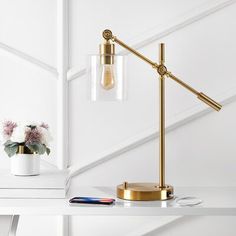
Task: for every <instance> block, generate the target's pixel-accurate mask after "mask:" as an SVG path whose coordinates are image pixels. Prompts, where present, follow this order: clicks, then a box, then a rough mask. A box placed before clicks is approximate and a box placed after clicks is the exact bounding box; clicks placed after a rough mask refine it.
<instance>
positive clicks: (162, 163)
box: [159, 43, 165, 188]
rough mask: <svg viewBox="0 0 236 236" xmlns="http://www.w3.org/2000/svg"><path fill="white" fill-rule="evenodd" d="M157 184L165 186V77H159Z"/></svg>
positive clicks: (160, 56)
mask: <svg viewBox="0 0 236 236" xmlns="http://www.w3.org/2000/svg"><path fill="white" fill-rule="evenodd" d="M164 46H165V45H164V44H163V43H162V44H160V55H159V62H160V65H161V66H164V65H163V63H164V61H165V55H164V50H165V49H164ZM159 186H160V187H161V188H163V187H165V78H164V76H162V75H161V76H160V78H159Z"/></svg>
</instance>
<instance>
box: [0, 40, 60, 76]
mask: <svg viewBox="0 0 236 236" xmlns="http://www.w3.org/2000/svg"><path fill="white" fill-rule="evenodd" d="M0 49H1V50H4V51H5V52H7V53H9V54H10V55H12V56H15V57H17V58H19V59H20V60H22V61H23V62H25V63H30V64H33V65H34V66H37V67H39V68H40V69H43V70H46V71H48V72H50V73H52V74H53V75H54V76H57V69H56V68H54V67H53V66H50V65H48V64H46V63H44V62H42V61H40V60H38V59H36V58H34V57H32V56H30V55H28V54H26V53H24V52H21V51H19V50H17V49H15V48H12V47H10V46H8V45H6V44H4V43H0Z"/></svg>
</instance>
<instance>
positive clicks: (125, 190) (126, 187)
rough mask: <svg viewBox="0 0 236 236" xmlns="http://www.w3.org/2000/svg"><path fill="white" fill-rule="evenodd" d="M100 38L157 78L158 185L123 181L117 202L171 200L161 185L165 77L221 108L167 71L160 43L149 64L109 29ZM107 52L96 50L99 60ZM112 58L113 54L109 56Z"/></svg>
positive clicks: (167, 189)
mask: <svg viewBox="0 0 236 236" xmlns="http://www.w3.org/2000/svg"><path fill="white" fill-rule="evenodd" d="M103 37H104V39H105V40H106V42H107V44H110V41H113V42H116V43H118V44H119V45H120V46H122V47H123V48H125V49H127V50H128V51H130V52H131V53H133V54H134V55H136V56H137V57H139V58H140V59H142V60H143V61H145V62H147V63H148V64H150V65H151V66H152V67H153V68H154V69H155V70H156V71H157V72H158V74H159V75H160V79H159V110H160V111H159V126H160V127H159V132H160V138H159V149H160V150H159V184H157V183H127V182H124V183H123V184H121V185H118V186H117V196H118V197H119V198H121V199H126V200H134V201H150V200H167V199H170V198H172V197H173V192H174V190H173V187H172V186H170V185H166V184H165V76H167V77H169V78H171V79H172V80H174V81H175V82H177V83H178V84H180V85H181V86H183V87H184V88H186V89H188V90H189V91H190V92H192V93H193V94H195V95H196V96H197V97H198V98H199V99H200V100H202V101H203V102H204V103H206V104H207V105H209V106H210V107H212V108H214V109H215V110H217V111H219V110H220V109H221V107H222V106H221V105H220V104H219V103H217V102H216V101H214V100H212V99H211V98H209V97H208V96H206V95H205V94H204V93H202V92H198V91H197V90H195V89H194V88H192V87H191V86H189V85H188V84H186V83H185V82H183V81H182V80H180V79H179V78H177V77H176V76H174V75H173V74H172V73H171V72H169V71H168V70H167V68H166V66H165V65H164V63H165V45H164V44H163V43H161V44H160V49H159V64H157V63H156V62H153V61H151V60H150V59H148V58H147V57H145V56H144V55H142V54H141V53H139V52H137V51H136V50H134V49H133V48H131V47H129V46H128V45H127V44H125V43H124V42H122V41H121V40H119V39H118V38H117V37H116V36H114V35H113V34H112V32H111V31H110V30H105V31H104V32H103ZM109 50H110V54H111V52H113V49H111V47H110V46H108V45H106V44H105V46H101V47H100V53H101V57H104V55H105V54H106V53H104V52H108V51H109ZM112 55H113V54H112ZM102 60H103V63H108V64H109V63H111V61H112V60H110V61H109V59H106V58H104V59H102Z"/></svg>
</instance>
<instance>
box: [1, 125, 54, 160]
mask: <svg viewBox="0 0 236 236" xmlns="http://www.w3.org/2000/svg"><path fill="white" fill-rule="evenodd" d="M2 136H3V139H4V144H3V145H4V151H5V152H6V153H7V155H8V156H9V157H12V156H14V155H15V154H17V151H18V148H19V146H24V147H25V148H26V149H27V150H28V151H29V153H30V152H31V153H37V154H39V155H42V154H44V153H47V155H49V154H50V148H49V147H48V144H49V142H50V141H51V140H52V138H51V134H50V131H49V126H48V125H47V124H45V123H41V124H34V123H31V124H27V125H22V124H17V123H15V122H13V121H5V122H3V127H2Z"/></svg>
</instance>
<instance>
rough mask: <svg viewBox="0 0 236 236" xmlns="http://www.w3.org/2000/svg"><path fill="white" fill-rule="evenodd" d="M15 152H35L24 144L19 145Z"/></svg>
mask: <svg viewBox="0 0 236 236" xmlns="http://www.w3.org/2000/svg"><path fill="white" fill-rule="evenodd" d="M17 154H36V153H34V152H32V151H31V150H30V149H29V148H28V147H26V146H24V145H19V146H18V150H17Z"/></svg>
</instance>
